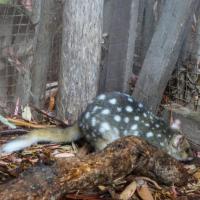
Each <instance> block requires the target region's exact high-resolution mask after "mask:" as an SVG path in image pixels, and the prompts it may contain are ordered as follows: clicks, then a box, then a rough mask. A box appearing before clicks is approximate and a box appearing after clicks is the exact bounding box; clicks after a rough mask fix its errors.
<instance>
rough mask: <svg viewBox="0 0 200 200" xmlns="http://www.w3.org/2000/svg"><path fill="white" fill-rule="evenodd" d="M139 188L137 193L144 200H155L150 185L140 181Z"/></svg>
mask: <svg viewBox="0 0 200 200" xmlns="http://www.w3.org/2000/svg"><path fill="white" fill-rule="evenodd" d="M138 183H139V185H140V186H139V187H137V193H138V195H139V196H140V198H141V199H143V200H154V198H153V196H152V194H151V191H150V190H149V187H148V185H147V184H146V182H144V181H143V180H140V181H138Z"/></svg>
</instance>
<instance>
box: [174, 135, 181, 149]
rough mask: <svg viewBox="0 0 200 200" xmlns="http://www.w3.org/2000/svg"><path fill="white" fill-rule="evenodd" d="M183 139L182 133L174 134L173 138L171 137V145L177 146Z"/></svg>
mask: <svg viewBox="0 0 200 200" xmlns="http://www.w3.org/2000/svg"><path fill="white" fill-rule="evenodd" d="M183 140H184V136H183V135H175V136H174V139H173V144H172V145H173V146H174V147H178V146H179V145H180V144H181V143H182V142H183Z"/></svg>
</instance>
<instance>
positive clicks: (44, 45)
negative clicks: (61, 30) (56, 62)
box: [31, 0, 56, 107]
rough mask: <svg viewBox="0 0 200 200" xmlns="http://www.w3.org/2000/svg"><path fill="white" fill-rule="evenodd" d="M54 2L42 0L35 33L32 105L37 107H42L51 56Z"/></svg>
mask: <svg viewBox="0 0 200 200" xmlns="http://www.w3.org/2000/svg"><path fill="white" fill-rule="evenodd" d="M55 7H56V1H54V0H42V1H41V13H40V22H39V27H38V32H37V36H36V37H37V41H35V42H36V48H35V49H34V57H33V65H32V74H31V75H32V77H31V81H32V86H31V92H32V103H33V104H34V105H36V106H37V107H43V105H44V100H45V90H46V81H47V72H48V67H49V61H50V56H51V44H52V38H53V28H54V27H55V26H54V18H55V17H56V9H55ZM36 13H37V12H36Z"/></svg>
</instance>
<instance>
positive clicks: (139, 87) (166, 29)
mask: <svg viewBox="0 0 200 200" xmlns="http://www.w3.org/2000/svg"><path fill="white" fill-rule="evenodd" d="M197 3H198V2H197V1H196V0H191V1H188V0H179V1H174V0H168V1H166V2H165V5H164V8H163V12H162V15H161V18H160V20H159V23H158V26H157V28H156V31H155V33H154V35H153V38H152V41H151V44H150V46H149V49H148V51H147V54H146V57H145V60H144V63H143V67H142V70H141V72H140V76H139V79H138V81H137V83H136V87H135V90H134V96H135V98H136V99H137V100H139V101H142V102H144V103H145V104H146V106H147V105H149V106H151V109H152V111H153V112H156V111H157V109H158V106H159V104H160V101H161V99H162V94H163V91H164V89H165V87H166V85H167V82H168V80H169V78H170V76H171V73H172V71H173V69H174V66H175V63H176V61H177V58H178V55H179V52H180V49H181V46H182V42H183V40H184V38H185V35H186V33H187V32H188V22H189V20H190V19H191V17H192V16H193V11H194V7H195V6H196V5H197ZM149 106H147V107H149Z"/></svg>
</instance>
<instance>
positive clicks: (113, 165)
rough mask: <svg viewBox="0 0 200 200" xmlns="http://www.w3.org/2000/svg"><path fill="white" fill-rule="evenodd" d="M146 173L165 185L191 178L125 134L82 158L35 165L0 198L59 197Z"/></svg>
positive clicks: (170, 160)
mask: <svg viewBox="0 0 200 200" xmlns="http://www.w3.org/2000/svg"><path fill="white" fill-rule="evenodd" d="M131 173H133V174H137V175H138V174H140V175H142V176H148V177H150V178H153V179H154V180H156V181H158V182H160V183H164V184H166V185H171V184H175V185H184V184H186V183H187V182H188V181H189V180H191V179H193V178H192V177H191V175H189V174H188V172H187V171H186V169H185V168H184V167H183V165H182V164H181V163H179V162H178V161H176V160H175V159H173V158H171V157H170V156H169V155H167V154H166V153H165V152H163V151H161V150H158V149H157V148H155V147H153V146H151V145H150V144H148V143H147V142H145V141H144V140H142V139H140V138H137V137H134V136H127V137H124V138H121V139H119V140H117V141H115V142H113V143H112V144H110V145H109V146H108V147H107V148H106V149H104V150H103V151H101V152H98V153H93V154H90V155H88V156H86V157H84V158H78V157H72V158H70V159H69V158H66V159H59V160H57V161H56V162H55V163H54V164H53V165H52V166H44V165H43V166H37V167H34V168H32V169H30V170H28V171H26V172H24V173H22V174H21V175H20V176H19V177H18V178H17V179H14V180H12V181H10V182H8V183H7V184H3V185H1V187H0V200H8V199H9V200H10V199H20V200H22V199H29V200H33V199H34V200H37V199H38V200H39V199H43V200H45V199H60V198H61V197H62V196H63V195H65V194H66V193H71V192H75V191H87V190H91V189H97V186H98V185H110V184H112V182H113V181H114V180H116V179H118V178H120V177H125V176H126V175H129V174H131Z"/></svg>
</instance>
